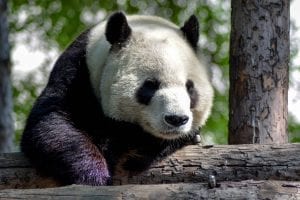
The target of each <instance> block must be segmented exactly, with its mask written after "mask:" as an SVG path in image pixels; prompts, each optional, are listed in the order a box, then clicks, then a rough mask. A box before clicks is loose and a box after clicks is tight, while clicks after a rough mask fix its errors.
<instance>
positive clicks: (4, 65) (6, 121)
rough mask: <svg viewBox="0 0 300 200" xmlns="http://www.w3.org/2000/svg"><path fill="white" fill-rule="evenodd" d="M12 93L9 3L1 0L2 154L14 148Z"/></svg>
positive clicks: (0, 96) (0, 95)
mask: <svg viewBox="0 0 300 200" xmlns="http://www.w3.org/2000/svg"><path fill="white" fill-rule="evenodd" d="M11 91H12V90H11V81H10V68H9V44H8V24H7V2H6V0H0V152H10V151H11V150H12V147H13V145H12V137H13V132H14V128H13V120H12V92H11Z"/></svg>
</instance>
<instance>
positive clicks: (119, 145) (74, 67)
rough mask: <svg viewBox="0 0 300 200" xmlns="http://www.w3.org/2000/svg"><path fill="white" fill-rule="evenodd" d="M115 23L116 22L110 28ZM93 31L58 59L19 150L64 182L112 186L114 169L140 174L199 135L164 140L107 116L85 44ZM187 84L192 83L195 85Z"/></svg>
mask: <svg viewBox="0 0 300 200" xmlns="http://www.w3.org/2000/svg"><path fill="white" fill-rule="evenodd" d="M118 15H119V17H120V15H121V17H123V14H122V13H117V14H115V15H114V16H117V17H118ZM112 19H113V18H112ZM193 20H195V19H193ZM111 22H112V21H111ZM121 23H122V22H121ZM194 23H196V22H194ZM115 26H117V25H116V24H114V23H112V24H111V27H110V28H111V29H112V30H113V29H114V28H115ZM189 26H192V28H194V26H193V25H189ZM187 28H189V27H185V29H187ZM197 28H198V27H197ZM183 29H184V28H183ZM184 31H185V32H189V30H184ZM89 32H90V30H87V31H85V32H84V33H82V34H81V35H80V36H79V37H78V38H77V39H76V40H75V41H74V42H73V43H72V44H71V45H70V46H69V47H68V48H67V49H66V50H65V51H64V52H63V53H62V54H61V56H60V57H59V58H58V60H57V62H56V64H55V66H54V68H53V70H52V72H51V74H50V78H49V81H48V84H47V86H46V87H45V89H44V90H43V91H42V93H41V95H40V96H39V97H38V99H37V100H36V102H35V104H34V106H33V108H32V111H31V113H30V115H29V117H28V120H27V124H26V127H25V130H24V133H23V136H22V140H21V150H22V151H23V152H24V153H25V155H26V156H27V157H28V158H29V159H30V161H31V162H32V163H33V164H34V165H35V166H36V167H37V169H38V170H39V171H40V172H41V173H44V174H45V175H50V176H53V177H54V178H56V179H57V180H58V181H59V182H61V183H62V184H73V183H76V184H88V185H106V184H110V182H111V179H112V177H113V176H114V173H122V172H118V171H120V170H125V171H129V172H130V173H135V172H141V171H143V170H145V169H147V168H148V167H149V166H150V165H151V164H152V163H153V162H155V161H157V160H161V159H162V158H164V157H165V156H167V155H170V154H171V153H173V152H174V151H176V150H178V149H180V148H182V147H183V146H186V145H188V144H192V143H194V136H195V135H196V134H197V132H195V133H194V134H189V135H188V136H186V137H181V138H179V139H173V140H165V139H161V138H158V137H155V136H153V135H151V134H149V133H147V132H145V131H144V130H143V129H142V128H141V127H140V126H138V125H135V124H132V123H128V122H120V121H116V120H114V119H111V118H109V117H106V116H105V115H104V114H103V111H102V108H101V105H100V104H99V103H98V100H97V98H96V96H95V94H94V92H93V89H92V86H91V83H90V78H89V71H88V67H87V63H86V54H87V52H86V48H85V47H86V46H87V42H88V38H87V37H88V34H89ZM122 33H124V34H130V29H126V27H125V32H122ZM106 34H109V33H106ZM126 37H127V36H126V35H125V36H124V37H123V36H122V35H118V34H116V35H109V36H108V40H111V42H116V43H118V44H121V43H122V42H124V40H126ZM187 37H188V40H189V41H190V42H192V43H191V45H192V46H193V48H195V44H193V43H195V42H197V40H198V39H195V37H198V36H197V35H196V36H195V35H191V36H189V35H187ZM124 38H125V39H124ZM119 48H122V47H119ZM187 84H189V86H188V87H190V86H191V85H192V84H193V83H191V82H190V83H187ZM141 93H143V92H141ZM191 93H193V91H192V92H191ZM137 96H139V94H137ZM150 98H151V97H150ZM138 99H139V97H137V101H138ZM139 101H141V102H142V103H143V102H144V103H145V104H147V101H149V99H148V100H147V99H146V100H145V99H143V98H142V97H140V99H139ZM195 101H196V100H195Z"/></svg>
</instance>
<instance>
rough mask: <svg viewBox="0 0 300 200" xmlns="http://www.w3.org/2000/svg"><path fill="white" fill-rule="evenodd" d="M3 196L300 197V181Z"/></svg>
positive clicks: (0, 193) (1, 194) (8, 194)
mask: <svg viewBox="0 0 300 200" xmlns="http://www.w3.org/2000/svg"><path fill="white" fill-rule="evenodd" d="M0 199H45V200H46V199H59V200H67V199H70V200H73V199H84V200H86V199H103V200H110V199H123V200H129V199H130V200H132V199H149V200H152V199H153V200H157V199H164V200H168V199H169V200H174V199H224V200H225V199H228V200H229V199H230V200H232V199H280V200H291V199H295V200H296V199H300V182H298V183H296V182H284V181H253V180H248V181H241V182H221V183H220V184H219V186H218V187H215V188H209V187H208V185H207V184H206V183H178V184H159V185H122V186H100V187H92V186H80V185H71V186H66V187H57V188H47V189H27V190H20V189H7V190H0Z"/></svg>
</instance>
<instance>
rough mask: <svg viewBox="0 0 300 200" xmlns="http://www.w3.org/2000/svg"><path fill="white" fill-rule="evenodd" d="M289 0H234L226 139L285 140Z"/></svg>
mask: <svg viewBox="0 0 300 200" xmlns="http://www.w3.org/2000/svg"><path fill="white" fill-rule="evenodd" d="M289 5H290V1H289V0H265V1H258V0H232V1H231V6H232V14H231V17H232V18H231V23H232V24H231V26H232V29H231V40H230V94H229V95H230V97H229V110H230V112H229V144H251V143H257V144H268V143H286V142H287V141H288V136H287V112H288V110H287V103H288V101H287V98H288V82H289V78H288V68H289V65H288V63H289V52H290V47H289Z"/></svg>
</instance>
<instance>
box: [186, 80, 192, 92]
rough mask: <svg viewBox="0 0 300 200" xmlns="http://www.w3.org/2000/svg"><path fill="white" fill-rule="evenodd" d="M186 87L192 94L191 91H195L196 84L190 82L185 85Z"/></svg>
mask: <svg viewBox="0 0 300 200" xmlns="http://www.w3.org/2000/svg"><path fill="white" fill-rule="evenodd" d="M185 87H186V89H187V91H188V92H190V91H191V90H193V89H194V82H193V81H191V80H188V81H187V82H186V84H185Z"/></svg>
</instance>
